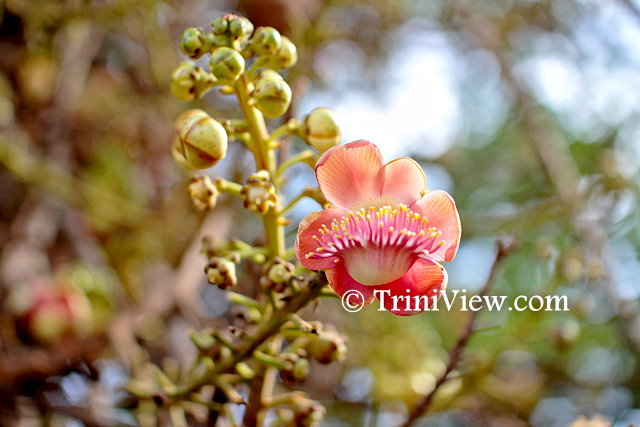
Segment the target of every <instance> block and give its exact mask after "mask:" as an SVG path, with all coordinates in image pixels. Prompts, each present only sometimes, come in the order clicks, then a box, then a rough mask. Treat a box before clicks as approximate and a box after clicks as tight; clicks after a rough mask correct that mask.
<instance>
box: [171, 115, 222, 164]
mask: <svg viewBox="0 0 640 427" xmlns="http://www.w3.org/2000/svg"><path fill="white" fill-rule="evenodd" d="M172 153H173V156H174V158H175V159H176V161H177V162H178V163H179V164H180V165H181V166H183V167H185V168H186V169H190V170H197V169H206V168H210V167H212V166H213V165H215V164H216V163H217V162H218V161H219V160H220V159H222V158H223V157H224V156H225V155H226V154H227V132H226V131H225V130H224V128H223V127H222V125H221V124H220V123H218V122H217V121H215V120H214V119H212V118H211V117H209V115H208V114H207V113H205V112H204V111H202V110H189V111H186V112H184V113H183V114H182V115H181V116H180V117H178V119H177V120H176V137H175V139H174V142H173V146H172Z"/></svg>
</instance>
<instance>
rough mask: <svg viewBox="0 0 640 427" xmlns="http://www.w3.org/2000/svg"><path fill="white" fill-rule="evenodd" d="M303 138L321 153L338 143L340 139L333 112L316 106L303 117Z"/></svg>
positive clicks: (338, 127)
mask: <svg viewBox="0 0 640 427" xmlns="http://www.w3.org/2000/svg"><path fill="white" fill-rule="evenodd" d="M303 137H304V139H305V140H306V141H307V142H308V143H309V145H311V146H312V147H313V148H315V149H316V150H318V151H320V152H321V153H323V152H325V151H327V150H328V149H329V148H331V147H333V146H335V145H338V144H339V143H340V140H341V139H342V134H341V132H340V126H338V124H337V123H336V116H335V113H334V112H333V111H332V110H330V109H328V108H316V109H314V110H313V111H311V113H309V115H308V116H307V117H306V118H305V121H304V135H303Z"/></svg>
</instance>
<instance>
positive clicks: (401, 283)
mask: <svg viewBox="0 0 640 427" xmlns="http://www.w3.org/2000/svg"><path fill="white" fill-rule="evenodd" d="M373 288H374V289H375V291H376V296H377V297H378V299H380V300H381V303H382V304H383V305H384V307H385V308H386V309H387V310H388V311H389V312H390V313H392V314H395V315H396V316H411V315H414V314H418V313H420V312H422V311H424V310H425V309H426V308H429V307H432V306H433V304H434V303H435V301H437V299H438V298H439V297H440V295H441V292H440V291H441V290H442V289H446V288H447V271H446V270H445V269H444V267H443V266H442V265H441V264H439V263H438V262H437V261H435V260H425V259H419V260H417V261H416V262H415V263H414V264H413V266H412V267H411V269H409V271H408V272H407V274H405V275H404V276H402V277H401V278H399V279H397V280H394V281H393V282H391V283H387V284H386V285H380V286H373ZM407 290H408V292H407ZM379 291H383V292H384V291H388V292H384V294H383V295H381V294H380V293H379ZM393 296H396V297H398V298H396V300H397V304H394V299H393ZM407 296H408V297H409V305H408V306H407V299H406V297H407ZM399 297H402V298H399ZM416 297H417V298H416ZM407 308H409V310H407Z"/></svg>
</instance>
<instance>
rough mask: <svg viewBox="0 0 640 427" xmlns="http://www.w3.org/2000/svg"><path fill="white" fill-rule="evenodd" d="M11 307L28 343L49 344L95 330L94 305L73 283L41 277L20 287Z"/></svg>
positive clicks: (13, 291) (12, 295) (10, 303)
mask: <svg viewBox="0 0 640 427" xmlns="http://www.w3.org/2000/svg"><path fill="white" fill-rule="evenodd" d="M9 307H10V309H11V310H12V311H13V313H14V314H15V315H16V324H17V327H18V331H19V332H20V333H21V336H22V337H23V338H24V339H25V341H27V342H38V343H41V344H49V343H52V342H54V341H57V340H59V339H61V338H64V337H65V336H81V337H82V336H86V335H88V334H90V333H91V332H93V329H94V321H93V314H92V308H91V304H90V302H89V300H88V298H87V297H86V295H85V294H84V293H82V292H80V291H79V290H78V289H76V288H75V287H74V286H73V285H72V284H71V283H67V282H64V283H56V282H52V281H48V280H46V279H39V280H36V281H34V282H31V283H29V284H27V285H24V286H18V287H16V288H14V289H13V290H12V292H11V293H10V295H9Z"/></svg>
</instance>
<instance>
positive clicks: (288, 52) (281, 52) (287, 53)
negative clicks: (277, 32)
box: [266, 36, 298, 70]
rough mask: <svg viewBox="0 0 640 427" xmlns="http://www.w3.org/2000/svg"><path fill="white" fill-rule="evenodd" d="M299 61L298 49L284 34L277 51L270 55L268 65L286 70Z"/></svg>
mask: <svg viewBox="0 0 640 427" xmlns="http://www.w3.org/2000/svg"><path fill="white" fill-rule="evenodd" d="M296 62H298V50H297V49H296V45H294V44H293V42H292V41H291V40H289V38H288V37H285V36H282V43H281V44H280V48H279V49H278V50H277V51H276V53H275V54H274V55H273V56H271V57H269V60H268V61H267V62H266V65H267V66H268V67H271V68H275V69H276V70H285V69H287V68H290V67H293V66H294V65H296Z"/></svg>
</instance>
